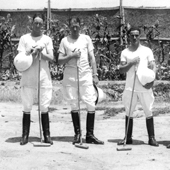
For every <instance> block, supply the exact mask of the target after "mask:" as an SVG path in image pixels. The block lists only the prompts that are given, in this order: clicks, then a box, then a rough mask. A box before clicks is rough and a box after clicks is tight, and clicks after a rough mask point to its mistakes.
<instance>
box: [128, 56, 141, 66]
mask: <svg viewBox="0 0 170 170" xmlns="http://www.w3.org/2000/svg"><path fill="white" fill-rule="evenodd" d="M139 62H140V58H139V57H136V58H134V59H133V60H132V61H130V63H131V64H132V65H136V66H137V65H138V64H139Z"/></svg>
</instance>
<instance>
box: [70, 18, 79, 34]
mask: <svg viewBox="0 0 170 170" xmlns="http://www.w3.org/2000/svg"><path fill="white" fill-rule="evenodd" d="M70 31H71V33H73V34H78V33H79V31H80V24H79V23H78V22H76V21H75V20H72V21H71V22H70Z"/></svg>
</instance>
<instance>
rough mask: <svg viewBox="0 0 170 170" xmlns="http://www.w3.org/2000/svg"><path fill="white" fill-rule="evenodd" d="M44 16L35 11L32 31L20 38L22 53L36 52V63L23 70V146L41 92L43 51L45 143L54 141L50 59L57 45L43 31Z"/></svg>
mask: <svg viewBox="0 0 170 170" xmlns="http://www.w3.org/2000/svg"><path fill="white" fill-rule="evenodd" d="M42 28H43V16H41V15H38V14H35V15H34V17H33V21H32V32H31V33H28V34H25V35H23V36H22V37H21V38H20V41H19V45H18V52H19V53H24V54H26V55H30V53H31V54H32V57H33V62H32V65H31V66H30V67H29V68H28V69H27V70H25V71H23V72H22V78H21V82H20V85H21V98H22V103H23V122H22V128H23V132H22V138H21V142H20V144H21V145H25V144H26V143H28V137H29V131H30V112H31V110H32V105H33V101H34V97H35V95H37V87H38V81H39V80H38V64H39V56H38V54H39V53H41V68H40V87H41V93H40V95H41V96H40V98H41V100H40V111H41V121H42V129H43V135H44V142H45V143H50V144H52V143H53V142H52V140H51V138H50V128H49V115H48V107H49V105H50V101H51V99H52V81H51V75H50V71H49V65H48V64H49V63H48V62H49V61H53V58H54V57H53V44H52V40H51V38H50V37H48V36H46V35H44V34H43V32H42Z"/></svg>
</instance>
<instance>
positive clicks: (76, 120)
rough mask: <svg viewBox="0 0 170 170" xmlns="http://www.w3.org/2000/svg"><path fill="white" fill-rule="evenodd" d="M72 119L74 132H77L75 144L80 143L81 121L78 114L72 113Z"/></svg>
mask: <svg viewBox="0 0 170 170" xmlns="http://www.w3.org/2000/svg"><path fill="white" fill-rule="evenodd" d="M71 117H72V121H73V127H74V132H75V135H74V140H73V144H75V143H80V120H79V114H78V112H77V111H71Z"/></svg>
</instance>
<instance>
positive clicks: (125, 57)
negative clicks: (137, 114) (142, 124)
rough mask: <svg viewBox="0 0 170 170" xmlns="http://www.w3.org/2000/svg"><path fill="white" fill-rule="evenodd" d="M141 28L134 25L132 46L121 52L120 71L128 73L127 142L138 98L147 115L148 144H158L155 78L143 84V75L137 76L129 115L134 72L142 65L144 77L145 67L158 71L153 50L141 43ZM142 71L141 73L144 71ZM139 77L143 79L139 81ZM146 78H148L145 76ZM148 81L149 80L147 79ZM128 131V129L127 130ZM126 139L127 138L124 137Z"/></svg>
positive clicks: (126, 98) (129, 137) (126, 104)
mask: <svg viewBox="0 0 170 170" xmlns="http://www.w3.org/2000/svg"><path fill="white" fill-rule="evenodd" d="M140 33H141V32H140V29H139V28H138V27H132V28H131V29H130V30H129V32H128V37H129V40H130V46H129V47H128V48H126V49H124V50H123V51H122V53H121V64H120V68H119V70H120V72H122V73H126V85H125V90H124V93H123V96H122V100H123V104H124V106H125V110H126V120H125V125H126V126H127V122H128V119H130V121H129V128H128V131H127V140H126V144H132V143H133V140H132V130H133V111H134V109H135V107H136V104H137V100H138V99H139V101H140V103H141V105H142V107H143V110H144V112H145V115H146V127H147V131H148V136H149V141H148V144H149V145H152V146H158V143H157V142H156V140H155V134H154V120H153V114H152V106H153V103H154V95H153V91H152V86H153V83H154V78H152V77H151V78H152V80H151V82H148V83H146V84H142V83H143V82H144V80H142V79H141V78H142V77H141V76H140V75H139V76H137V77H136V80H135V87H134V95H133V100H132V105H131V106H132V107H131V113H130V117H129V107H130V98H131V94H132V87H133V83H134V74H135V69H137V67H138V69H139V68H140V67H142V69H143V71H142V72H144V73H145V74H146V75H143V77H144V76H145V77H147V74H149V72H145V68H146V69H148V67H149V68H151V69H152V70H153V71H152V70H150V71H151V72H153V73H154V75H155V73H156V66H155V60H154V56H153V52H152V51H151V49H149V48H148V47H145V46H143V45H141V44H140ZM142 72H140V74H141V73H142ZM139 78H140V79H141V80H142V81H141V82H140V81H139ZM145 79H146V78H145ZM145 81H147V80H145ZM125 129H126V128H125ZM125 131H126V130H125ZM124 140H125V139H124ZM124 140H122V141H120V142H118V145H122V144H124V142H125V141H124Z"/></svg>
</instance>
